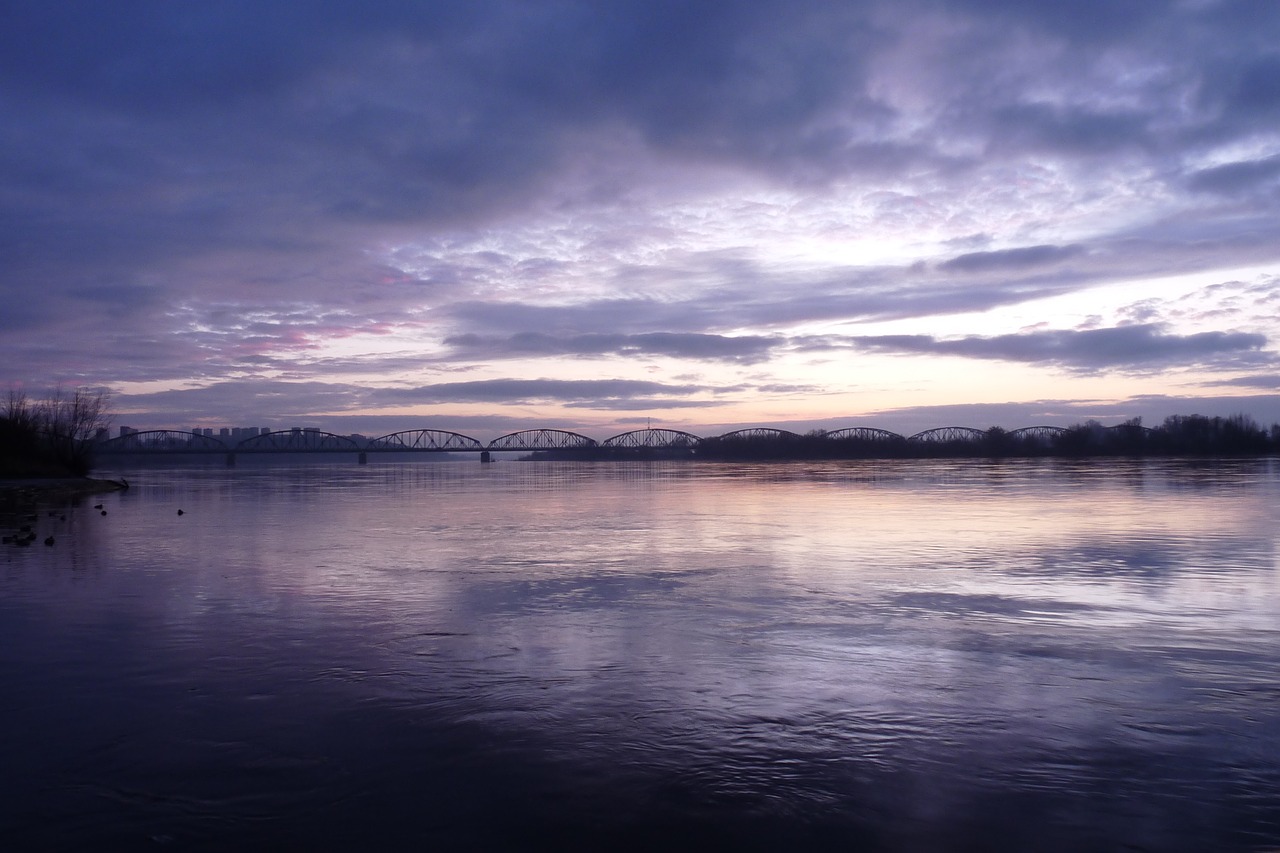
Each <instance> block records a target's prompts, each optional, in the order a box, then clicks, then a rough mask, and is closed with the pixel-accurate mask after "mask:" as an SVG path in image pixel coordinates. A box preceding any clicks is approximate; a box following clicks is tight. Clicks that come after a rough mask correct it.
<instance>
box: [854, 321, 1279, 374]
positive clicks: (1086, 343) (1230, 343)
mask: <svg viewBox="0 0 1280 853" xmlns="http://www.w3.org/2000/svg"><path fill="white" fill-rule="evenodd" d="M848 341H849V342H850V343H852V344H853V345H855V346H858V347H862V348H865V349H870V350H879V351H883V352H899V353H913V354H917V355H921V354H930V355H952V356H962V357H966V358H981V359H1001V360H1005V361H1020V362H1031V363H1036V362H1042V363H1051V364H1055V365H1059V366H1062V367H1067V368H1072V369H1077V370H1080V369H1105V368H1134V367H1138V368H1141V367H1154V366H1162V365H1171V364H1197V363H1202V362H1206V361H1211V360H1213V359H1215V358H1218V357H1221V356H1227V355H1234V354H1238V353H1241V352H1246V353H1248V352H1255V351H1257V350H1259V349H1260V348H1262V347H1263V346H1265V345H1266V343H1267V339H1266V338H1265V337H1264V336H1263V335H1257V334H1250V333H1245V332H1201V333H1199V334H1192V335H1172V334H1166V333H1165V332H1164V331H1163V330H1162V329H1161V327H1160V326H1158V325H1155V324H1145V325H1133V326H1120V327H1117V328H1111V329H1086V330H1083V331H1071V330H1054V331H1040V332H1026V333H1022V334H1015V335H995V336H992V337H980V336H971V337H965V338H957V339H940V338H935V337H931V336H929V335H878V336H865V337H850V338H848Z"/></svg>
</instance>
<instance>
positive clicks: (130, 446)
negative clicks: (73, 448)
mask: <svg viewBox="0 0 1280 853" xmlns="http://www.w3.org/2000/svg"><path fill="white" fill-rule="evenodd" d="M230 449H231V448H229V447H227V445H226V444H224V443H223V442H221V441H219V440H218V439H216V438H213V437H212V436H208V435H201V434H200V433H198V432H185V431H183V430H176V429H148V430H142V431H141V432H131V433H129V434H127V435H119V436H116V437H115V438H109V439H107V440H106V441H101V442H98V443H97V444H95V445H94V450H95V452H97V453H181V452H183V451H186V452H191V453H213V452H223V453H225V452H226V451H228V450H230Z"/></svg>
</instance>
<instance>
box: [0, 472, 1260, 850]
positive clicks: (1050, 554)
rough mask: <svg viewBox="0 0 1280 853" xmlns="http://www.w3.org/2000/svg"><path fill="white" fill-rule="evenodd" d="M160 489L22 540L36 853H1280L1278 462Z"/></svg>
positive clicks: (18, 557) (7, 631)
mask: <svg viewBox="0 0 1280 853" xmlns="http://www.w3.org/2000/svg"><path fill="white" fill-rule="evenodd" d="M126 474H127V476H129V478H130V480H131V482H132V483H133V488H131V489H130V490H129V491H127V492H123V493H117V494H110V495H104V496H102V497H101V498H94V499H91V500H89V501H86V502H84V503H81V504H79V505H77V506H73V507H67V508H64V509H61V510H59V512H65V514H66V519H65V520H62V519H60V518H58V517H57V516H53V517H51V516H49V515H48V513H47V509H46V510H44V511H42V512H41V514H40V519H39V522H38V525H37V531H38V533H39V536H40V538H41V539H43V538H44V536H46V535H50V534H52V535H54V536H55V539H56V544H55V545H54V546H52V547H44V546H41V545H40V544H39V542H37V544H36V545H33V546H31V547H28V548H17V547H14V546H10V545H6V546H4V548H3V550H0V684H2V685H3V692H0V756H3V764H2V765H0V848H2V849H5V850H10V849H41V850H59V849H61V850H79V849H100V848H103V847H117V848H121V849H165V847H166V846H167V847H169V848H172V849H184V850H186V849H233V848H239V849H245V848H249V847H254V848H256V847H261V848H264V849H265V848H275V849H281V848H289V847H293V848H298V849H349V848H355V847H361V848H363V849H429V848H437V849H440V848H443V849H481V848H490V849H492V848H499V849H500V848H510V849H520V848H529V847H534V846H546V845H547V844H556V843H559V844H563V845H570V844H575V845H584V844H599V845H601V846H605V845H608V846H610V847H613V848H618V847H626V848H633V849H653V848H667V849H673V848H674V849H680V848H685V847H689V848H692V847H694V846H702V847H707V846H717V845H720V846H724V847H732V848H734V849H746V848H753V849H780V848H784V847H786V848H790V849H816V848H822V849H844V850H1033V849H1034V850H1268V849H1274V848H1276V847H1277V846H1280V557H1278V556H1277V554H1278V553H1280V551H1278V544H1280V464H1278V463H1277V461H1276V460H1265V459H1264V460H1243V461H1215V462H1205V461H1199V462H1195V461H1145V462H1117V461H1114V460H1108V461H1105V462H1027V461H1011V462H1000V463H990V462H977V461H960V462H929V461H906V462H858V463H829V464H828V463H821V464H783V465H759V466H756V465H743V466H732V465H703V464H694V463H671V464H662V463H658V464H637V465H626V464H605V463H593V464H558V463H514V462H503V463H497V464H494V465H487V466H482V465H480V464H479V463H478V462H469V463H436V464H432V463H419V464H371V465H368V466H357V465H355V464H354V463H353V462H331V463H326V464H320V465H312V466H275V467H253V466H250V465H246V464H243V463H242V465H241V467H238V468H235V469H223V468H217V467H189V468H182V469H150V470H139V471H130V472H126ZM99 501H101V502H102V503H103V504H104V508H105V509H106V511H107V515H101V514H100V513H99V511H97V510H94V509H92V508H91V505H92V504H94V503H97V502H99ZM179 509H182V510H183V512H184V514H183V515H181V516H179V515H178V510H179Z"/></svg>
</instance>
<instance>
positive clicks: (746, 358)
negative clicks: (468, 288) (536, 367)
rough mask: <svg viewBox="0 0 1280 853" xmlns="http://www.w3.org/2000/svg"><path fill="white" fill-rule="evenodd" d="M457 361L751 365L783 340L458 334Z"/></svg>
mask: <svg viewBox="0 0 1280 853" xmlns="http://www.w3.org/2000/svg"><path fill="white" fill-rule="evenodd" d="M444 342H445V344H447V345H449V346H452V347H453V353H452V357H454V358H466V357H470V358H482V359H491V358H518V357H525V356H557V355H571V356H603V355H617V356H623V357H628V358H631V357H644V356H668V357H671V358H684V359H692V360H695V361H729V362H738V363H743V364H751V363H755V362H759V361H764V360H765V359H767V358H768V356H769V353H770V352H771V351H772V350H773V349H774V348H776V347H777V346H778V345H779V343H780V340H779V339H778V338H773V337H763V336H760V335H740V336H736V337H729V336H725V335H705V334H692V333H675V332H649V333H646V334H636V335H615V334H595V335H575V336H568V337H556V336H553V335H545V334H541V333H538V332H523V333H520V334H516V335H511V336H509V337H505V338H498V337H482V336H480V335H476V334H465V335H454V336H451V337H447V338H445V340H444Z"/></svg>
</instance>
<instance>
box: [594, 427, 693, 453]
mask: <svg viewBox="0 0 1280 853" xmlns="http://www.w3.org/2000/svg"><path fill="white" fill-rule="evenodd" d="M700 441H702V439H701V438H699V437H698V436H696V435H694V434H693V433H691V432H684V431H682V430H678V429H652V428H650V429H633V430H631V431H630V432H624V433H619V434H618V435H615V436H612V437H611V438H606V439H605V440H604V441H602V442H600V446H601V447H648V448H657V449H670V448H680V447H695V446H696V445H697V444H698V442H700Z"/></svg>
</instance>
